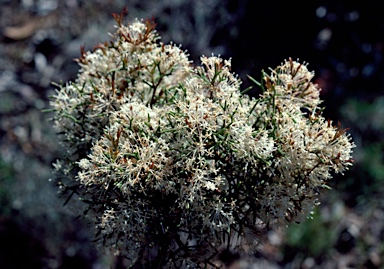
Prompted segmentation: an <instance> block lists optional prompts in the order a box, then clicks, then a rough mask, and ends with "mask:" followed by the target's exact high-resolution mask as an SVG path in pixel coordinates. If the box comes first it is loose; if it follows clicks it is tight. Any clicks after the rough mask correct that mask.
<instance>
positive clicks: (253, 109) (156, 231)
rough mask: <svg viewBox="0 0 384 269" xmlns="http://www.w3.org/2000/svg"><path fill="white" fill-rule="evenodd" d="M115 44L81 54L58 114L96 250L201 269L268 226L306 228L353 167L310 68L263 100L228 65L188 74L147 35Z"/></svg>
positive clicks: (189, 69) (271, 80) (284, 69)
mask: <svg viewBox="0 0 384 269" xmlns="http://www.w3.org/2000/svg"><path fill="white" fill-rule="evenodd" d="M118 22H119V21H118ZM113 37H114V41H111V42H110V43H105V44H100V45H99V46H97V47H96V49H95V51H93V52H87V53H85V52H83V54H82V57H81V58H80V59H79V60H78V61H79V64H80V66H81V70H80V72H79V76H78V78H77V80H76V81H75V82H70V83H68V84H66V85H62V86H60V87H59V89H58V91H57V95H56V96H55V99H54V101H53V102H52V106H53V108H54V111H55V117H54V122H55V127H56V129H57V130H58V132H60V133H61V134H62V136H61V137H62V141H63V143H64V145H65V146H66V147H67V149H68V156H69V157H68V160H67V162H66V163H67V165H56V167H57V169H58V170H63V171H64V170H65V171H72V173H73V178H72V180H74V181H75V182H77V183H78V189H76V190H75V191H76V192H77V193H79V195H80V196H81V198H82V199H84V200H85V201H87V203H88V204H89V205H90V209H92V210H93V214H91V216H93V217H94V220H95V222H96V228H97V229H98V230H99V234H100V237H101V238H102V239H103V240H102V241H103V242H104V243H105V244H106V245H107V246H109V247H110V248H112V249H114V250H115V251H117V252H118V253H120V254H123V255H126V256H127V257H128V258H130V259H131V260H132V262H133V263H134V262H137V261H138V262H142V263H150V262H152V263H154V264H156V263H157V265H165V264H167V263H168V265H169V266H170V267H172V265H171V264H173V265H175V264H179V266H182V265H183V264H184V265H185V264H191V263H194V264H195V265H196V267H198V266H203V265H204V266H206V265H207V263H209V262H210V259H211V258H212V257H213V256H214V254H215V253H216V252H217V251H219V249H221V248H223V246H226V247H230V248H231V249H233V248H249V247H254V246H255V245H256V244H257V240H255V237H254V236H249V235H250V234H252V235H255V234H256V233H257V232H258V227H259V225H260V223H264V224H276V225H286V224H288V223H290V222H300V221H302V220H303V219H305V218H306V217H308V215H309V214H310V212H311V210H312V208H313V206H314V205H315V204H316V203H317V200H316V193H317V192H318V191H317V189H318V188H319V187H323V186H325V184H326V181H327V180H329V179H330V178H331V177H332V176H331V173H332V172H336V173H339V172H343V171H344V170H345V169H347V168H348V166H350V165H351V162H352V161H351V154H352V148H353V147H354V144H353V143H352V142H351V139H350V137H349V136H348V135H346V134H345V132H344V131H343V130H341V129H340V128H339V127H335V126H333V124H332V122H330V121H326V120H325V119H324V118H323V117H322V115H321V110H320V109H319V107H318V105H319V104H320V99H319V89H318V88H317V87H316V86H315V85H314V84H312V83H311V79H312V77H313V74H312V73H311V72H309V71H308V70H307V68H306V66H305V65H301V64H299V63H297V62H295V61H292V60H289V61H286V62H284V63H283V64H282V65H281V66H279V67H278V68H276V69H275V70H274V71H273V72H272V74H271V75H270V76H268V75H266V74H264V81H262V82H261V84H262V85H261V86H262V87H263V89H264V93H263V94H262V95H261V96H260V97H259V98H257V99H255V98H250V97H248V96H246V95H242V94H241V93H240V84H241V82H240V80H239V79H238V77H237V76H235V75H234V74H233V73H232V72H231V62H230V60H223V59H221V58H220V57H215V56H212V57H205V56H203V57H201V62H202V65H201V66H197V67H193V66H192V64H191V62H190V61H189V59H188V55H187V54H186V53H185V52H184V51H182V50H181V49H180V47H178V46H175V45H173V44H163V43H161V42H160V41H159V36H158V35H157V34H156V32H155V30H154V24H153V23H152V22H150V21H135V22H134V23H132V24H129V25H128V26H124V25H122V24H121V23H119V25H118V29H117V31H116V33H115V35H114V36H113ZM67 175H70V173H68V172H67ZM241 238H244V240H241ZM250 238H251V239H250Z"/></svg>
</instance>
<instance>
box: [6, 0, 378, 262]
mask: <svg viewBox="0 0 384 269" xmlns="http://www.w3.org/2000/svg"><path fill="white" fill-rule="evenodd" d="M124 7H127V8H128V15H127V16H126V19H127V21H132V20H133V19H134V18H136V17H137V18H152V17H153V18H154V19H155V21H156V22H157V30H158V32H159V33H160V35H161V36H162V41H164V42H170V41H173V42H174V43H176V44H182V45H183V48H184V49H186V50H188V52H189V54H190V56H191V59H193V61H194V62H195V63H196V64H199V57H200V56H201V55H211V54H212V53H214V54H215V55H218V54H220V55H221V56H222V57H224V58H230V57H231V58H232V64H233V71H234V72H236V73H238V74H239V76H240V77H241V78H242V79H243V81H244V82H243V86H244V88H245V87H247V86H249V85H250V81H249V80H248V79H247V76H246V74H249V75H251V76H252V77H255V78H257V79H258V78H259V77H260V76H261V70H263V69H264V70H266V71H267V70H268V68H269V67H272V68H274V67H276V66H277V65H279V64H280V63H281V62H282V61H283V60H284V59H288V58H289V57H291V58H293V59H294V60H296V59H299V60H300V61H305V62H308V63H309V65H308V68H309V70H314V71H315V82H316V83H317V84H319V86H320V87H321V88H322V92H321V98H322V99H324V103H323V106H324V107H325V116H326V118H329V119H332V120H333V121H334V122H337V121H340V122H341V124H342V126H343V127H344V128H349V131H348V132H350V133H351V135H352V137H353V140H354V141H355V143H356V145H357V147H356V149H355V150H354V159H355V163H354V166H353V167H352V169H351V170H350V171H348V172H346V173H345V175H344V176H340V175H336V176H335V177H334V179H333V180H332V181H331V182H329V185H330V186H331V187H332V190H325V191H322V193H321V196H320V199H321V205H320V206H319V207H318V208H317V209H316V212H315V214H314V216H313V219H312V220H308V221H306V222H305V223H302V224H300V225H292V226H290V227H288V228H287V229H284V230H271V231H269V232H268V233H267V234H266V235H265V238H264V239H263V244H261V245H260V248H259V249H258V251H257V253H256V254H255V255H253V256H250V257H247V258H246V259H242V260H241V261H238V262H237V263H235V264H233V265H232V268H308V269H309V268H384V258H383V257H384V242H383V239H384V192H383V191H384V184H383V183H384V159H383V148H384V142H383V135H384V60H383V56H384V55H383V53H384V18H383V14H382V8H380V7H379V3H378V1H373V0H365V1H347V0H345V1H333V0H325V1H317V0H312V1H305V0H297V1H294V2H293V1H283V0H275V1H273V0H272V1H255V0H194V1H187V0H167V1H159V0H146V1H143V0H131V1H117V0H116V1H113V0H94V1H85V0H68V1H59V0H19V1H16V0H0V268H1V269H8V268H65V269H69V268H90V269H91V268H92V269H104V268H124V260H121V259H115V258H113V257H112V256H111V255H107V254H105V253H102V252H101V251H100V250H98V249H96V248H95V246H94V245H93V243H92V240H93V232H92V227H91V225H90V224H89V223H88V222H87V221H86V220H85V219H83V218H82V217H79V216H78V211H76V210H74V208H75V207H77V204H76V199H74V201H71V202H69V203H68V204H67V205H66V206H63V204H64V202H65V199H63V198H60V197H59V194H58V189H57V188H56V187H55V186H54V184H53V183H51V182H50V180H49V179H50V178H52V177H53V175H52V165H51V163H52V162H54V161H55V159H56V158H57V157H59V156H61V154H62V152H63V149H61V148H60V146H59V145H58V143H57V138H56V137H55V133H54V130H53V129H52V123H51V122H50V121H49V118H50V114H49V113H43V112H42V110H43V109H46V108H49V96H50V95H52V94H53V93H54V87H53V86H52V85H51V82H52V81H53V82H60V81H63V82H66V81H68V80H74V79H75V78H76V74H77V71H78V66H77V64H76V63H75V62H74V61H73V59H74V58H77V57H79V56H80V47H81V46H83V45H84V46H85V48H86V49H87V50H91V49H92V48H93V47H94V46H95V45H96V44H97V43H99V42H104V41H106V40H109V36H108V32H111V33H112V32H114V20H113V18H112V15H111V14H112V13H120V12H121V11H122V10H123V8H124ZM259 93H260V92H259V90H258V89H257V88H256V87H255V88H254V89H253V90H252V91H251V93H250V94H251V95H253V96H257V95H258V94H259Z"/></svg>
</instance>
